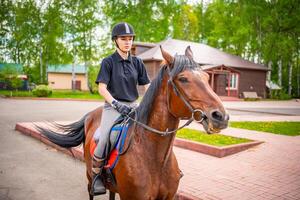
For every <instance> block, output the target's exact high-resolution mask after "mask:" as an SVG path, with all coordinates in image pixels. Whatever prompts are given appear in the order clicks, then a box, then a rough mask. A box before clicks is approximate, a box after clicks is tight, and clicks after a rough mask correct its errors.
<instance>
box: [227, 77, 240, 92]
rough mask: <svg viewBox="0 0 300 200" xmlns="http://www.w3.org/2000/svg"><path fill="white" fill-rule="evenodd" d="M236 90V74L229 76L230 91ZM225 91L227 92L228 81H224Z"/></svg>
mask: <svg viewBox="0 0 300 200" xmlns="http://www.w3.org/2000/svg"><path fill="white" fill-rule="evenodd" d="M237 88H238V74H230V84H229V89H230V90H237ZM226 90H228V79H226Z"/></svg>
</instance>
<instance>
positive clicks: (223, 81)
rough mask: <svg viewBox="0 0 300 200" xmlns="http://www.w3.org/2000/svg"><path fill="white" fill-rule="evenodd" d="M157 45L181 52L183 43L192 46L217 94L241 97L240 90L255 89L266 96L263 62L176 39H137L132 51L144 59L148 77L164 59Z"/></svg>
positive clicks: (155, 72) (169, 50)
mask: <svg viewBox="0 0 300 200" xmlns="http://www.w3.org/2000/svg"><path fill="white" fill-rule="evenodd" d="M159 45H162V47H163V48H164V49H165V50H166V51H168V52H169V53H170V54H171V55H175V54H176V53H177V54H181V55H182V54H184V51H185V49H186V47H187V46H191V49H192V51H193V55H194V60H195V61H196V62H197V63H199V65H200V66H201V67H202V69H203V70H204V71H206V72H207V73H208V74H209V76H210V85H211V87H212V88H213V90H214V91H215V92H216V93H217V94H218V95H219V96H230V97H238V98H240V97H243V96H242V93H243V92H256V93H257V95H258V96H260V97H263V98H265V97H266V73H267V71H268V69H267V67H266V66H264V65H261V64H256V63H253V62H250V61H248V60H245V59H243V58H241V57H239V56H235V55H231V54H228V53H225V52H223V51H221V50H218V49H216V48H213V47H210V46H208V45H205V44H200V43H195V42H188V41H182V40H175V39H167V40H164V41H162V42H160V43H158V44H153V43H142V42H136V43H135V44H134V45H133V48H132V54H133V55H136V56H138V57H140V58H141V59H142V60H143V61H144V63H145V65H146V69H147V72H148V74H149V76H150V78H151V79H153V78H154V77H155V76H156V74H157V73H158V71H159V66H160V63H161V61H162V59H163V58H162V55H161V52H160V48H159Z"/></svg>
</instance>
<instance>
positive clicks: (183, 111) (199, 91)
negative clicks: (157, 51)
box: [161, 47, 229, 134]
mask: <svg viewBox="0 0 300 200" xmlns="http://www.w3.org/2000/svg"><path fill="white" fill-rule="evenodd" d="M161 51H162V55H163V58H164V59H165V61H166V62H167V65H168V71H169V80H168V106H169V112H170V113H171V114H172V115H173V116H175V117H177V118H185V119H190V118H194V119H195V120H196V121H198V122H199V123H201V124H202V125H203V127H204V129H205V130H206V132H207V133H209V134H211V133H218V132H220V130H221V129H224V128H226V127H227V125H228V120H229V116H228V114H227V112H226V110H225V108H224V106H223V104H222V102H221V100H220V98H219V97H218V96H217V95H216V93H215V92H214V91H213V90H212V88H211V87H210V85H209V82H208V81H209V75H208V74H207V73H206V72H204V71H203V70H201V68H200V67H199V66H198V64H197V63H196V62H195V61H194V60H193V53H192V51H191V49H190V47H187V49H186V50H185V55H179V56H177V55H176V56H175V57H173V56H171V55H170V54H169V53H167V52H166V51H164V50H163V49H162V48H161Z"/></svg>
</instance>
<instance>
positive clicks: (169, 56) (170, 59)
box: [159, 45, 174, 64]
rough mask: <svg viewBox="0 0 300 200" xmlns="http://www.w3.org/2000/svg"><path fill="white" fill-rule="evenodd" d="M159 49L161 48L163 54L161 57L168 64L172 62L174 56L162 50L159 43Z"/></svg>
mask: <svg viewBox="0 0 300 200" xmlns="http://www.w3.org/2000/svg"><path fill="white" fill-rule="evenodd" d="M159 47H160V50H161V54H162V56H163V58H164V59H165V60H166V61H167V63H168V64H172V63H173V61H174V57H173V56H171V55H170V54H169V53H168V52H166V51H165V50H163V48H162V46H161V45H160V46H159Z"/></svg>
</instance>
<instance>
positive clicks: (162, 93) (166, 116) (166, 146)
mask: <svg viewBox="0 0 300 200" xmlns="http://www.w3.org/2000/svg"><path fill="white" fill-rule="evenodd" d="M157 93H158V95H157V96H156V97H155V99H154V101H153V105H152V111H151V113H150V115H149V118H148V126H150V127H152V128H154V129H157V130H160V131H171V130H174V129H176V128H177V127H178V124H179V119H177V118H175V117H173V116H172V115H171V114H170V113H169V111H168V103H167V101H168V97H167V79H166V77H164V80H163V83H162V86H161V88H160V89H159V91H158V92H157ZM145 132H146V133H145V134H143V135H144V136H143V137H146V138H145V140H143V141H145V144H144V145H145V146H147V147H148V148H149V149H147V151H148V152H150V153H152V154H155V155H152V156H154V157H155V158H156V159H157V161H159V162H164V161H165V159H167V158H168V156H169V154H170V150H171V148H172V143H173V140H174V138H175V133H172V134H169V135H168V136H160V135H159V134H156V133H154V132H150V131H145Z"/></svg>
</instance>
